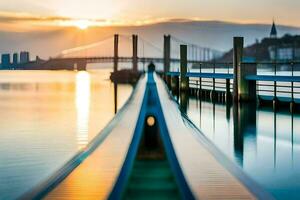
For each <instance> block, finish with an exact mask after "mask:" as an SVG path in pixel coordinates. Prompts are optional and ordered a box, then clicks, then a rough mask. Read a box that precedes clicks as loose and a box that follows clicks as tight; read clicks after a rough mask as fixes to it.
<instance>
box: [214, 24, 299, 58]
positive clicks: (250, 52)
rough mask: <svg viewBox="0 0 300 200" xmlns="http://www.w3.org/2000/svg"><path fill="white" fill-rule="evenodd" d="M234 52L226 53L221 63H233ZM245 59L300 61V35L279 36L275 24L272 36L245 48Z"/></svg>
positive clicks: (272, 27)
mask: <svg viewBox="0 0 300 200" xmlns="http://www.w3.org/2000/svg"><path fill="white" fill-rule="evenodd" d="M232 55H233V51H232V50H230V51H229V52H227V53H225V54H224V55H223V57H222V58H220V59H219V60H221V61H226V62H227V61H232ZM244 57H245V58H247V60H256V61H275V60H277V61H291V60H300V35H294V36H293V35H289V34H286V35H284V36H283V37H279V36H278V30H277V27H276V24H275V22H273V24H272V26H271V31H270V35H269V36H268V37H266V38H264V39H262V40H261V41H260V42H259V41H256V43H254V44H252V45H250V46H248V47H245V48H244Z"/></svg>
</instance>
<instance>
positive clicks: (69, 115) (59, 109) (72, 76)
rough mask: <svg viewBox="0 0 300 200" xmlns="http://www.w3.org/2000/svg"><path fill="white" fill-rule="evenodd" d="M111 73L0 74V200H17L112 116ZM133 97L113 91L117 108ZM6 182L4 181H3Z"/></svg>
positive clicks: (122, 89)
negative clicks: (116, 98)
mask: <svg viewBox="0 0 300 200" xmlns="http://www.w3.org/2000/svg"><path fill="white" fill-rule="evenodd" d="M109 76H110V69H101V70H94V71H93V70H91V71H89V72H73V71H0V130H1V132H0V199H17V198H18V197H19V196H20V195H21V194H22V193H24V192H26V191H28V190H29V189H30V188H32V187H34V186H36V185H39V183H40V182H42V181H44V180H45V179H46V178H48V177H49V176H51V175H52V173H53V172H54V171H56V170H58V169H59V168H60V167H61V166H62V165H63V164H65V163H66V162H67V161H68V160H69V159H70V158H72V157H73V156H74V155H75V153H77V152H78V148H79V147H82V146H83V145H84V144H86V143H87V140H88V141H91V140H92V139H93V138H94V137H95V136H96V135H98V134H99V131H100V130H101V129H103V128H104V127H105V125H106V124H107V123H108V122H109V121H110V120H111V119H112V117H113V116H114V105H113V102H114V98H113V97H114V96H113V95H114V93H113V92H114V90H113V85H112V84H111V82H110V81H109ZM131 92H132V86H130V85H123V84H120V85H118V93H119V94H118V107H122V105H123V104H124V102H125V101H126V100H127V99H128V97H129V96H130V94H131ZM8 180H9V181H8Z"/></svg>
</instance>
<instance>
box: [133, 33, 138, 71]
mask: <svg viewBox="0 0 300 200" xmlns="http://www.w3.org/2000/svg"><path fill="white" fill-rule="evenodd" d="M132 50H133V52H132V68H133V71H134V72H137V71H138V36H137V35H132Z"/></svg>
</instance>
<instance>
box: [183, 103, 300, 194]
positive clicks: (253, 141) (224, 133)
mask: <svg viewBox="0 0 300 200" xmlns="http://www.w3.org/2000/svg"><path fill="white" fill-rule="evenodd" d="M185 106H187V115H188V116H189V118H190V119H191V120H192V121H193V122H194V124H195V125H197V126H198V127H199V128H200V129H201V130H202V132H203V133H204V134H205V135H206V136H207V138H209V139H210V140H211V141H212V142H213V143H214V144H215V145H216V146H217V147H218V148H219V149H221V150H222V152H223V153H225V154H226V155H227V156H228V157H229V158H230V159H232V160H233V161H234V162H235V163H236V164H238V165H239V166H241V167H242V168H243V169H244V171H245V172H246V173H247V174H248V175H249V176H250V177H252V178H253V179H254V180H255V181H256V182H258V183H259V184H261V185H262V186H263V187H264V188H265V189H266V190H268V191H269V192H270V193H272V194H273V195H274V196H275V197H276V198H277V199H299V198H300V194H299V188H300V156H299V155H300V115H299V114H297V113H294V114H291V113H289V112H276V113H274V112H273V110H271V109H270V110H269V109H263V108H257V107H256V105H254V104H239V105H238V106H236V107H235V106H228V105H224V104H219V103H213V102H207V101H200V100H198V99H194V98H189V99H188V102H186V103H185V104H184V105H183V109H185Z"/></svg>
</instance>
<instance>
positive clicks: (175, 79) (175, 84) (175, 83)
mask: <svg viewBox="0 0 300 200" xmlns="http://www.w3.org/2000/svg"><path fill="white" fill-rule="evenodd" d="M170 78H171V90H172V92H173V94H176V95H177V94H178V93H179V76H170Z"/></svg>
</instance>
